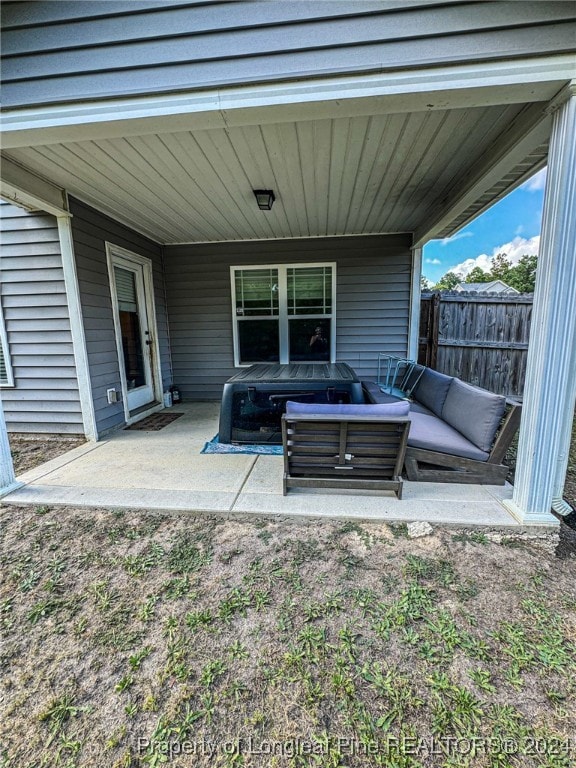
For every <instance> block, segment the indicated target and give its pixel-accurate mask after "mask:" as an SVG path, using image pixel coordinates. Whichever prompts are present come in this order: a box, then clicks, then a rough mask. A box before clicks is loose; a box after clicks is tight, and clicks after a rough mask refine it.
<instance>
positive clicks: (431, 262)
mask: <svg viewBox="0 0 576 768" xmlns="http://www.w3.org/2000/svg"><path fill="white" fill-rule="evenodd" d="M424 261H425V263H426V264H442V262H441V261H440V259H424Z"/></svg>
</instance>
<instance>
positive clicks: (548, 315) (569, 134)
mask: <svg viewBox="0 0 576 768" xmlns="http://www.w3.org/2000/svg"><path fill="white" fill-rule="evenodd" d="M567 95H568V98H567V100H565V101H564V102H563V103H562V104H561V105H560V106H559V107H558V108H557V110H556V111H555V113H554V116H553V125H552V135H551V138H550V150H549V155H548V177H547V181H546V193H545V197H544V216H543V221H542V236H541V240H540V255H539V258H538V274H537V279H536V290H535V293H534V309H533V314H532V326H531V331H530V346H529V349H528V360H527V370H526V383H525V388H524V408H523V415H522V425H521V430H520V440H519V445H518V456H517V462H516V479H515V482H514V495H513V498H512V501H511V502H509V503H508V504H507V505H506V506H508V508H509V509H510V511H511V512H512V513H513V514H514V515H515V516H516V517H517V518H518V519H519V520H520V521H521V522H523V523H527V524H530V523H549V522H555V518H554V517H553V516H552V515H551V514H550V509H551V507H552V502H553V498H554V496H555V495H556V497H558V496H561V493H562V487H563V484H564V480H565V476H566V467H567V461H568V450H569V446H570V435H571V428H572V418H573V414H574V403H575V400H576V370H575V363H576V82H572V83H571V85H570V87H569V88H568V89H567ZM559 501H560V499H558V498H556V504H555V506H556V508H557V509H558V508H559V506H560V505H559V504H558V502H559ZM558 511H560V509H558Z"/></svg>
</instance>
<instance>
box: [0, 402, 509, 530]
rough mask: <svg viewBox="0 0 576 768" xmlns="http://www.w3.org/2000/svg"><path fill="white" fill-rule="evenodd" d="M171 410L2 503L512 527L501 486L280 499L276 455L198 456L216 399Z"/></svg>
mask: <svg viewBox="0 0 576 768" xmlns="http://www.w3.org/2000/svg"><path fill="white" fill-rule="evenodd" d="M171 411H172V412H178V413H183V414H184V415H183V416H181V417H179V418H178V419H176V420H175V421H173V422H172V423H171V424H169V425H168V426H166V427H164V428H163V429H162V430H160V431H157V432H147V431H133V430H122V431H120V432H116V433H115V434H114V435H112V436H110V438H109V439H106V440H102V441H100V442H98V443H87V444H86V445H83V446H80V447H79V448H75V449H73V450H72V451H70V452H68V453H66V454H63V455H62V456H61V457H59V458H57V459H53V460H52V461H49V462H47V463H46V464H43V465H41V466H39V467H37V468H36V469H34V470H30V471H29V472H26V473H24V474H22V475H21V476H19V477H18V478H17V480H18V482H19V483H22V486H21V487H20V488H18V489H16V490H14V491H12V492H11V493H9V494H8V495H7V496H5V497H4V499H3V502H5V503H9V504H32V505H35V506H53V505H71V506H75V507H78V506H80V507H82V506H85V507H108V508H117V509H142V508H144V509H158V510H165V511H166V510H169V511H177V510H180V511H187V512H190V513H195V512H207V513H216V514H219V515H225V516H227V515H233V516H237V515H246V516H253V515H255V516H258V515H266V516H268V515H274V516H278V515H280V516H282V517H335V518H341V519H357V520H380V521H382V520H385V521H405V522H410V521H415V520H420V521H426V522H429V523H432V524H434V523H444V524H457V525H465V526H474V525H484V526H495V527H501V526H502V527H507V526H511V527H519V523H518V521H517V520H516V519H515V518H514V517H512V515H511V514H510V513H509V512H508V511H507V510H506V509H505V507H504V506H503V504H502V502H503V501H505V500H508V499H510V498H511V496H512V488H511V486H509V485H507V486H504V487H501V486H475V485H458V484H442V483H410V482H405V483H404V492H403V499H402V501H399V500H398V499H397V498H396V497H395V495H394V494H393V493H392V492H385V491H382V492H379V493H378V492H376V493H374V492H372V493H369V494H368V493H361V492H352V491H350V492H343V491H341V490H340V491H338V492H336V491H326V490H324V491H312V490H310V489H306V490H300V489H293V490H291V491H290V492H289V494H288V495H287V496H283V495H282V472H283V465H282V462H283V459H282V457H281V456H266V455H250V454H228V455H226V454H201V451H202V448H203V447H204V444H205V443H206V441H208V440H210V439H211V438H212V437H213V436H214V434H215V433H216V432H217V431H218V413H219V406H218V403H214V402H209V403H186V404H180V405H177V406H174V407H173V408H172V409H167V411H166V412H167V413H170V412H171Z"/></svg>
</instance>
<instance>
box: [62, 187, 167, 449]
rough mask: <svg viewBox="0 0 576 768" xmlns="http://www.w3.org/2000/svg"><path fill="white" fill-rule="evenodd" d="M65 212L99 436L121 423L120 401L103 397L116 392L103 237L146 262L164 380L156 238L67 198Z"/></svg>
mask: <svg viewBox="0 0 576 768" xmlns="http://www.w3.org/2000/svg"><path fill="white" fill-rule="evenodd" d="M70 211H71V213H72V217H73V218H72V236H73V240H74V253H75V256H76V269H77V272H78V284H79V288H80V302H81V305H82V318H83V322H84V333H85V335H86V350H87V354H88V366H89V369H90V381H91V385H92V398H93V401H94V410H95V413H96V427H97V430H98V434H99V435H100V436H102V435H103V434H105V433H107V432H109V431H110V430H112V429H115V428H116V427H119V426H121V425H122V424H124V423H125V417H124V406H123V403H121V402H118V403H113V404H110V403H108V399H107V396H106V390H107V389H109V388H111V387H114V388H115V389H116V390H117V391H118V392H121V391H122V388H121V381H120V367H119V362H118V350H117V347H116V337H115V333H114V318H113V314H112V297H111V294H110V282H109V277H108V266H107V262H106V242H109V243H114V244H115V245H118V246H120V247H121V248H125V249H127V250H129V251H132V252H133V253H137V254H139V255H141V256H146V257H147V258H149V259H150V260H151V261H152V268H153V280H154V302H155V306H156V320H157V324H158V341H159V344H160V360H161V367H162V379H163V383H164V384H165V385H166V384H168V383H170V376H171V373H170V351H169V345H168V321H167V316H166V302H165V293H164V274H163V265H162V250H161V248H160V246H159V245H158V244H157V243H154V242H152V241H151V240H148V239H147V238H146V237H144V236H142V235H140V234H139V233H137V232H135V231H134V230H132V229H130V228H128V227H126V226H124V225H123V224H119V223H118V222H116V221H114V220H113V219H111V218H109V217H108V216H105V215H104V214H101V213H99V212H98V211H96V210H94V209H93V208H91V207H90V206H87V205H85V204H84V203H81V202H79V201H78V200H75V199H73V198H71V199H70Z"/></svg>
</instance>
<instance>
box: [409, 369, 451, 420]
mask: <svg viewBox="0 0 576 768" xmlns="http://www.w3.org/2000/svg"><path fill="white" fill-rule="evenodd" d="M453 381H454V379H453V377H452V376H446V375H445V374H444V373H438V371H433V370H432V368H426V370H425V371H424V373H423V374H422V376H421V377H420V381H419V382H418V384H417V385H416V386H415V387H414V390H413V392H412V395H413V397H414V399H415V400H418V402H419V403H422V405H423V406H425V407H426V408H429V409H430V410H431V411H432V413H435V414H436V416H440V417H441V416H442V408H443V407H444V401H445V400H446V395H447V394H448V389H449V388H450V384H451V383H452V382H453Z"/></svg>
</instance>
